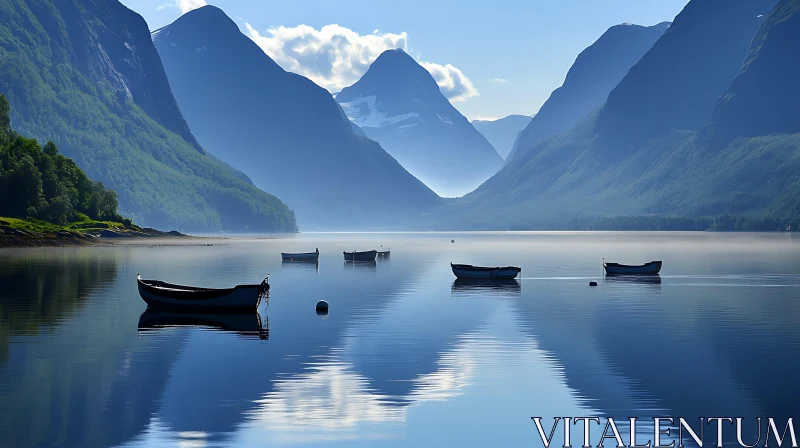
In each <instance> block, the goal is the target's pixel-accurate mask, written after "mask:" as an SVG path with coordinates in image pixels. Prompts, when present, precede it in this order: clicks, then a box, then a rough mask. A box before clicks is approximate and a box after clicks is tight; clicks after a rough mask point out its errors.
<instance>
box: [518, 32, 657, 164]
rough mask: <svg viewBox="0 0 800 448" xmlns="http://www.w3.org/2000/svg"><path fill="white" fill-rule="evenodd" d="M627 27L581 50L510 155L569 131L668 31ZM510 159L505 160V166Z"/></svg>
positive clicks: (604, 99) (599, 103)
mask: <svg viewBox="0 0 800 448" xmlns="http://www.w3.org/2000/svg"><path fill="white" fill-rule="evenodd" d="M669 26H670V22H662V23H659V24H658V25H653V26H640V25H633V24H630V23H623V24H621V25H616V26H612V27H611V28H609V29H608V30H607V31H606V32H605V33H603V35H602V36H600V38H599V39H597V40H596V41H595V42H594V43H593V44H592V45H590V46H588V47H587V48H586V49H585V50H583V51H582V52H581V53H580V54H579V55H578V57H577V58H576V59H575V63H574V64H572V67H570V69H569V72H567V77H566V79H564V84H563V85H562V86H561V87H559V88H557V89H556V90H554V91H553V93H551V94H550V97H549V98H548V99H547V101H545V103H544V104H543V105H542V107H541V108H540V109H539V112H538V113H537V114H536V117H534V118H533V120H531V122H530V124H529V125H528V126H527V127H526V128H525V129H524V130H523V131H522V132H521V133H520V135H519V139H518V141H517V142H516V143H515V147H514V151H513V152H514V155H515V156H516V154H517V153H518V152H520V151H521V150H525V149H528V148H530V147H531V146H533V145H534V144H535V143H536V142H538V141H540V140H542V139H546V138H549V137H552V136H554V135H558V134H561V133H564V132H567V131H569V130H570V129H572V127H573V126H575V125H576V124H577V123H578V122H579V121H580V120H581V119H582V118H583V117H585V116H586V114H588V113H589V112H591V111H592V110H594V109H596V108H597V107H599V106H601V105H602V104H603V103H605V101H606V98H608V94H609V92H611V90H612V89H613V88H614V87H616V86H617V84H619V82H620V81H621V80H622V78H623V77H624V76H625V75H626V74H627V73H628V70H630V68H631V67H633V65H634V64H636V63H637V62H638V61H639V59H641V58H642V56H643V55H644V54H645V53H647V51H648V50H650V48H652V47H653V44H654V43H655V42H656V41H657V40H658V39H659V38H660V37H661V36H662V35H663V34H664V32H665V31H666V30H667V28H669ZM511 159H512V157H507V158H506V162H507V163H508V162H509V161H510V160H511Z"/></svg>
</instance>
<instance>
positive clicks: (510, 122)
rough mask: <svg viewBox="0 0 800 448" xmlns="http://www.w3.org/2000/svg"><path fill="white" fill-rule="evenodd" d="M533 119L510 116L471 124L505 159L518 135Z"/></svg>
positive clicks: (527, 116) (474, 121) (524, 116)
mask: <svg viewBox="0 0 800 448" xmlns="http://www.w3.org/2000/svg"><path fill="white" fill-rule="evenodd" d="M532 118H533V116H531V115H509V116H507V117H503V118H499V119H497V120H472V122H471V123H472V126H474V127H475V129H477V130H478V132H480V133H481V134H483V136H484V137H486V140H489V143H491V144H492V146H494V149H496V150H497V153H498V154H500V157H502V158H503V159H505V158H506V157H508V154H509V153H510V152H511V150H512V149H513V148H514V142H515V141H516V139H517V135H518V134H519V133H520V131H522V130H523V129H525V126H527V125H528V123H530V122H531V119H532Z"/></svg>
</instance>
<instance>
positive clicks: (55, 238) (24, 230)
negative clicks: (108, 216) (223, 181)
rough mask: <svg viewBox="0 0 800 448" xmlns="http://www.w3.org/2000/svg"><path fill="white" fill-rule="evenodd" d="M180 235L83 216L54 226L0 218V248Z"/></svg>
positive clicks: (97, 242) (182, 235)
mask: <svg viewBox="0 0 800 448" xmlns="http://www.w3.org/2000/svg"><path fill="white" fill-rule="evenodd" d="M184 237H189V235H184V234H182V233H179V232H175V231H172V232H162V231H160V230H156V229H151V228H147V227H139V226H137V225H134V224H130V225H127V224H123V223H119V222H112V221H95V220H91V219H83V220H82V221H78V222H73V223H69V224H66V225H58V224H53V223H50V222H46V221H40V220H26V219H18V218H5V217H0V248H11V247H59V246H62V247H63V246H83V245H95V244H106V243H108V242H109V241H110V240H120V239H131V238H184Z"/></svg>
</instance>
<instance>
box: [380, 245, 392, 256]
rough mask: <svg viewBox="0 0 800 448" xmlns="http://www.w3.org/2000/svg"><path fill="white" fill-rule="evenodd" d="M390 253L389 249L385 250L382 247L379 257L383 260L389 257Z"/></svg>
mask: <svg viewBox="0 0 800 448" xmlns="http://www.w3.org/2000/svg"><path fill="white" fill-rule="evenodd" d="M390 252H391V251H390V250H389V248H388V247H387V248H386V249H384V248H383V246H381V248H380V249H378V256H379V257H381V258H386V257H388V256H389V253H390Z"/></svg>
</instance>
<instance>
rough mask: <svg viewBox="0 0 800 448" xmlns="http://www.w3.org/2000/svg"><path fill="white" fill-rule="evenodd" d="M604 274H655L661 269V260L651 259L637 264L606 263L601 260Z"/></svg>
mask: <svg viewBox="0 0 800 448" xmlns="http://www.w3.org/2000/svg"><path fill="white" fill-rule="evenodd" d="M603 267H604V268H605V270H606V275H656V274H658V273H659V272H660V271H661V261H651V262H649V263H645V264H642V265H638V266H632V265H627V264H619V263H606V262H605V260H603Z"/></svg>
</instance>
